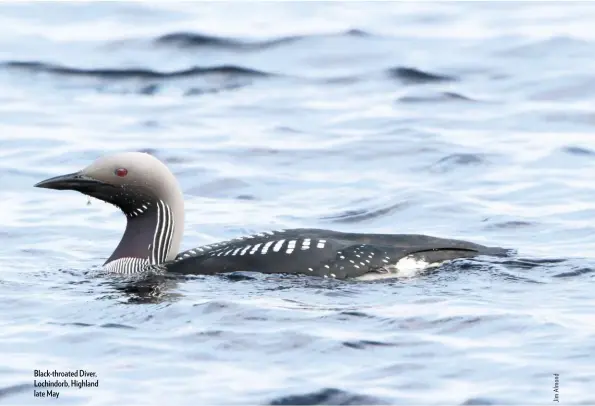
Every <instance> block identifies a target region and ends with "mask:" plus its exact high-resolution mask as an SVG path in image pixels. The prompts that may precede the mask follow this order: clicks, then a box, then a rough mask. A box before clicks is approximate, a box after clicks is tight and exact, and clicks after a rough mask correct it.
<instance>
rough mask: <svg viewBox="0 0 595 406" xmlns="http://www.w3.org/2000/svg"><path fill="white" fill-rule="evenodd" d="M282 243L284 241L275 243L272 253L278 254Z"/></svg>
mask: <svg viewBox="0 0 595 406" xmlns="http://www.w3.org/2000/svg"><path fill="white" fill-rule="evenodd" d="M284 242H285V240H279V241H277V244H275V246H274V247H273V251H275V252H279V250H280V249H281V247H282V246H283V243H284Z"/></svg>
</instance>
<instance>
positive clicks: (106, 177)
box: [35, 152, 184, 272]
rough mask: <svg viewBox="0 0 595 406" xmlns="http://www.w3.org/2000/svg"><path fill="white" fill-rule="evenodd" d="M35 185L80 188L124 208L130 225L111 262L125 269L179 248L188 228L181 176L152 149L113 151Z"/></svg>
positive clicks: (171, 254)
mask: <svg viewBox="0 0 595 406" xmlns="http://www.w3.org/2000/svg"><path fill="white" fill-rule="evenodd" d="M35 186H36V187H40V188H46V189H56V190H75V191H78V192H81V193H83V194H85V195H88V196H92V197H95V198H97V199H99V200H103V201H105V202H107V203H110V204H113V205H115V206H116V207H118V208H120V209H121V210H122V212H123V213H124V214H125V215H126V219H127V225H126V230H125V232H124V235H123V237H122V240H121V241H120V244H119V245H118V247H117V248H116V249H115V251H114V252H113V254H112V255H111V256H110V257H109V259H108V260H107V261H106V263H105V265H106V267H109V266H110V264H111V267H112V268H114V270H118V269H120V270H121V271H124V268H131V267H132V266H133V265H134V266H140V265H146V264H151V265H156V264H160V263H162V262H165V261H168V260H171V259H173V258H175V256H176V255H177V253H178V250H179V247H180V242H181V240H182V234H183V231H184V198H183V195H182V192H181V190H180V186H179V184H178V181H177V180H176V178H175V176H174V175H173V174H172V173H171V171H170V170H169V169H168V168H167V166H165V164H163V163H162V162H161V161H160V160H158V159H157V158H155V157H153V156H151V155H149V154H145V153H142V152H124V153H119V154H114V155H107V156H104V157H101V158H99V159H97V160H96V161H95V162H93V163H92V164H91V165H89V166H87V167H86V168H84V169H82V170H80V171H78V172H74V173H70V174H67V175H61V176H56V177H53V178H50V179H46V180H44V181H41V182H39V183H37V184H36V185H35ZM116 268H117V269H116ZM126 272H132V270H131V269H126Z"/></svg>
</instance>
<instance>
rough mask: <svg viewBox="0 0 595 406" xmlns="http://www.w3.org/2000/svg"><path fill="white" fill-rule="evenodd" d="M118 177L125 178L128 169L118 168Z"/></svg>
mask: <svg viewBox="0 0 595 406" xmlns="http://www.w3.org/2000/svg"><path fill="white" fill-rule="evenodd" d="M115 174H116V175H118V176H119V177H121V178H123V177H124V176H126V175H128V169H126V168H118V169H116V172H115Z"/></svg>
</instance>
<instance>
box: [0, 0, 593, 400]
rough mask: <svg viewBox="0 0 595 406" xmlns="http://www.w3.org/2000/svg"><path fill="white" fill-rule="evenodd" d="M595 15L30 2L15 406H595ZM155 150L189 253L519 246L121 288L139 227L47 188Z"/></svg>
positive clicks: (1, 342)
mask: <svg viewBox="0 0 595 406" xmlns="http://www.w3.org/2000/svg"><path fill="white" fill-rule="evenodd" d="M594 23H595V5H593V4H590V3H570V2H564V3H543V4H540V3H524V4H521V3H519V4H514V3H509V2H498V3H486V2H478V3H466V2H465V3H462V2H461V3H437V4H432V3H426V2H423V3H421V2H420V3H388V2H384V3H373V2H366V3H348V4H347V3H338V2H337V3H285V2H283V3H281V2H279V3H247V2H244V3H167V4H166V3H162V4H157V3H111V2H109V3H108V2H105V3H54V4H48V3H35V4H34V3H31V4H26V3H14V4H10V3H5V2H3V3H2V4H1V5H0V86H1V89H2V91H1V92H0V182H1V186H2V188H0V210H1V212H2V227H1V228H0V402H3V403H5V404H15V405H16V404H19V405H29V404H38V403H40V402H41V403H44V404H45V402H48V401H49V402H53V401H52V400H48V399H39V398H34V397H33V379H34V378H33V370H34V369H43V370H45V369H50V370H54V369H55V370H58V371H66V370H74V369H86V370H89V371H92V372H95V373H96V374H97V377H98V382H99V386H98V387H96V388H83V389H76V388H66V389H60V397H59V400H57V402H61V403H60V404H72V405H82V404H90V405H124V404H126V405H128V404H130V405H132V404H138V405H141V404H142V405H161V404H172V405H174V404H175V405H196V404H201V405H209V404H221V405H223V404H387V403H388V404H424V405H428V404H519V405H520V404H523V405H524V404H547V403H551V402H553V400H554V398H555V395H558V396H559V398H558V400H559V403H564V404H591V405H592V404H595V395H594V394H593V388H595V374H594V371H595V370H594V369H593V365H595V318H594V317H593V316H592V312H593V309H594V308H595V300H594V299H593V297H594V295H595V279H594V275H595V273H594V272H593V269H594V266H595V258H594V256H593V252H594V250H595V223H594V221H593V220H594V217H595V186H594V181H593V174H594V173H595V129H594V125H595V107H594V106H595V76H594V75H595V74H594V72H595V30H593V25H594ZM129 150H140V151H147V152H150V153H152V154H154V155H156V156H157V157H159V158H160V159H162V160H163V161H165V162H166V163H167V164H168V165H169V166H170V168H171V169H172V171H174V173H175V174H176V176H177V177H178V178H179V179H180V182H181V184H182V188H183V190H184V193H185V198H186V210H187V213H186V226H185V236H184V240H183V243H182V247H183V248H184V249H187V248H191V247H193V246H197V245H201V244H207V243H210V242H215V241H219V240H223V239H227V238H232V237H236V236H239V235H242V234H245V233H252V232H259V231H263V230H269V229H276V228H291V227H322V228H332V229H337V230H349V231H360V232H386V233H425V234H431V235H436V236H443V237H452V238H462V239H467V240H472V241H475V242H478V243H485V244H489V245H499V246H505V247H510V248H514V249H516V250H517V251H518V254H517V255H516V256H515V257H513V258H510V259H507V260H490V259H488V260H486V259H481V258H480V259H476V260H460V261H455V262H454V263H451V264H449V265H446V266H444V267H443V268H442V269H440V270H439V271H438V272H432V273H428V274H425V275H419V276H417V277H413V278H408V279H402V280H392V281H380V282H353V281H343V282H341V281H328V280H318V279H316V278H306V277H294V276H283V275H224V276H208V277H193V278H177V279H174V278H166V279H165V280H144V281H138V280H137V281H130V280H121V279H115V278H112V277H108V276H106V275H103V274H98V273H97V272H96V271H97V270H98V268H99V265H100V264H102V263H103V261H105V259H106V258H107V257H108V256H109V254H110V253H111V252H112V250H113V249H114V247H115V245H116V243H117V242H118V241H119V238H120V235H121V233H122V231H123V228H124V224H125V221H124V218H123V216H122V215H121V214H120V213H118V212H117V211H116V209H115V208H114V207H112V206H110V205H106V204H103V203H101V202H99V201H93V202H92V204H91V205H87V202H86V198H85V197H84V196H82V195H80V194H77V193H74V192H55V191H48V190H41V189H34V188H33V187H32V185H33V184H34V183H36V182H37V181H39V180H41V179H44V178H46V177H49V176H53V175H58V174H62V173H68V172H73V171H75V170H78V169H80V168H82V167H83V166H86V165H87V164H88V163H89V162H90V161H91V160H93V159H95V158H96V157H98V156H100V155H103V154H107V153H110V152H115V151H129ZM554 374H559V375H558V383H557V384H558V392H555V391H554V386H555V384H556V383H555V376H554ZM41 403H40V404H41Z"/></svg>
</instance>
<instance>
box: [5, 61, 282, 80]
mask: <svg viewBox="0 0 595 406" xmlns="http://www.w3.org/2000/svg"><path fill="white" fill-rule="evenodd" d="M0 66H2V67H5V68H7V69H19V70H22V71H28V72H32V73H50V74H55V75H66V76H87V77H96V78H101V79H168V78H190V77H199V76H205V75H215V74H218V75H227V76H237V77H239V76H242V77H268V76H274V75H273V74H272V73H268V72H263V71H260V70H255V69H250V68H245V67H242V66H235V65H220V66H211V67H192V68H188V69H182V70H177V71H172V72H159V71H156V70H152V69H146V68H98V69H96V68H93V69H84V68H73V67H68V66H63V65H56V64H51V63H44V62H37V61H8V62H4V63H3V64H1V65H0Z"/></svg>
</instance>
